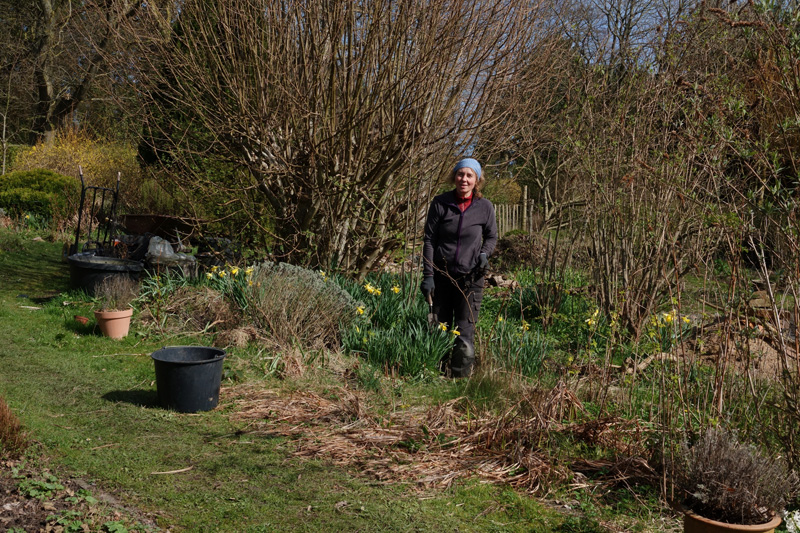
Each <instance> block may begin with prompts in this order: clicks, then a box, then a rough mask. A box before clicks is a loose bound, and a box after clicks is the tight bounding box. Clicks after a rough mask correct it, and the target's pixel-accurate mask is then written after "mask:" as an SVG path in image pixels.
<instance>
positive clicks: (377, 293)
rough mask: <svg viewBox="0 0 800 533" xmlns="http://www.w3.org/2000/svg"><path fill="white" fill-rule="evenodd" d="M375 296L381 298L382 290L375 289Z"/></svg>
mask: <svg viewBox="0 0 800 533" xmlns="http://www.w3.org/2000/svg"><path fill="white" fill-rule="evenodd" d="M373 294H374V295H375V296H380V295H381V290H380V289H375V292H373Z"/></svg>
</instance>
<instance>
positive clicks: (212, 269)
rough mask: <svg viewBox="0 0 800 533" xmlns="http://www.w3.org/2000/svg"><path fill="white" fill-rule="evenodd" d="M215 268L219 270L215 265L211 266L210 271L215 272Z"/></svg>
mask: <svg viewBox="0 0 800 533" xmlns="http://www.w3.org/2000/svg"><path fill="white" fill-rule="evenodd" d="M217 270H219V267H218V266H217V265H214V266H212V267H211V272H216V271H217Z"/></svg>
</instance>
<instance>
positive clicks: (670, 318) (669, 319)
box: [661, 313, 675, 324]
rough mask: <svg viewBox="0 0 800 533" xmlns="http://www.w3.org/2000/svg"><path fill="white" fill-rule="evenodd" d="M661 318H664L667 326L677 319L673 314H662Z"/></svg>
mask: <svg viewBox="0 0 800 533" xmlns="http://www.w3.org/2000/svg"><path fill="white" fill-rule="evenodd" d="M661 316H662V317H663V318H664V322H666V323H667V324H672V321H673V320H674V319H675V317H674V316H673V315H672V313H662V314H661Z"/></svg>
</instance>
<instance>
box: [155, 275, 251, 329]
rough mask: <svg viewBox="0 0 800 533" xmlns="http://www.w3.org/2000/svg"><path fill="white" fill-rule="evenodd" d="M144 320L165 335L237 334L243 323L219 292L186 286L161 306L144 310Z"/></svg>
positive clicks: (160, 304) (239, 315)
mask: <svg viewBox="0 0 800 533" xmlns="http://www.w3.org/2000/svg"><path fill="white" fill-rule="evenodd" d="M158 317H161V320H158ZM141 320H142V322H143V323H145V324H147V323H150V324H153V325H155V326H157V327H159V328H160V329H161V331H162V332H165V333H189V334H191V333H205V332H208V331H223V330H234V329H236V328H237V327H238V326H239V324H240V322H241V313H239V312H238V311H237V310H236V308H235V307H234V306H233V305H232V304H231V303H230V302H229V301H228V300H226V299H225V296H224V295H223V294H222V293H220V292H219V291H215V290H214V289H212V288H210V287H192V286H186V287H181V288H180V289H178V290H176V291H175V292H173V293H171V294H170V295H169V296H168V297H167V299H166V301H164V302H160V303H159V304H158V306H156V304H153V305H151V306H150V307H148V308H146V309H144V310H143V312H142V315H141ZM248 333H251V332H250V330H248ZM240 340H241V339H240Z"/></svg>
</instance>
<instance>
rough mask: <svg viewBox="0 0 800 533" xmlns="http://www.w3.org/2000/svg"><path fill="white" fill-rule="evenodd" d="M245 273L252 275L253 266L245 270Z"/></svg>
mask: <svg viewBox="0 0 800 533" xmlns="http://www.w3.org/2000/svg"><path fill="white" fill-rule="evenodd" d="M244 273H245V274H247V275H248V276H252V275H253V267H247V270H245V271H244Z"/></svg>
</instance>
